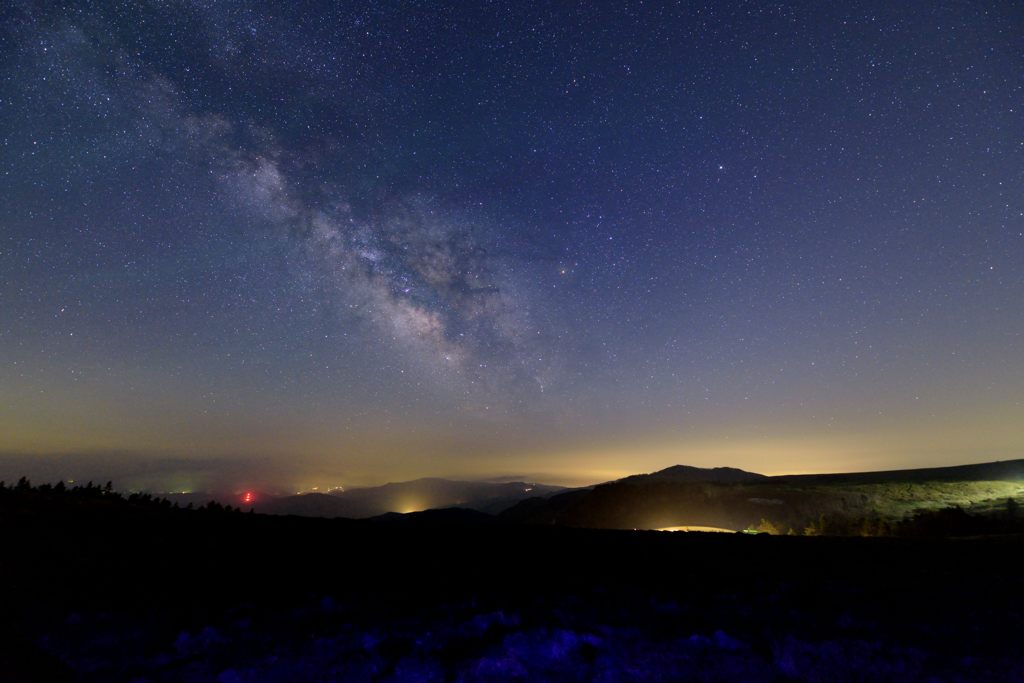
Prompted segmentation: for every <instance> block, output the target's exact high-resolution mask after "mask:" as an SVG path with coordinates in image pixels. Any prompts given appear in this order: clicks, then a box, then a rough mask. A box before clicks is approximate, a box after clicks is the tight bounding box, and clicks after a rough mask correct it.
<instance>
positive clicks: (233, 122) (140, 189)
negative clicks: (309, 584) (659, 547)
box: [0, 0, 1024, 490]
mask: <svg viewBox="0 0 1024 683" xmlns="http://www.w3.org/2000/svg"><path fill="white" fill-rule="evenodd" d="M1022 36H1024V5H1021V4H1020V3H1017V2H972V3H968V2H932V1H922V2H890V1H888V0H880V1H878V2H842V3H821V2H805V3H800V2H781V3H779V2H775V3H760V2H722V3H710V4H702V3H678V4H676V5H670V4H669V3H658V2H651V3H640V2H636V3H621V4H620V5H616V6H613V5H611V4H610V3H601V2H578V3H568V2H552V3H537V4H536V5H535V6H530V5H529V4H528V3H520V2H508V3H499V2H480V3H475V2H455V3H451V4H447V5H445V4H443V3H434V2H422V3H421V2H375V3H366V4H363V3H337V5H336V6H327V5H326V3H325V4H321V3H304V2H286V3H265V4H262V5H260V4H254V3H243V2H230V1H228V2H113V1H111V2H107V1H106V0H104V1H100V2H96V3H68V4H67V5H65V6H60V5H59V4H58V3H53V2H40V3H23V2H18V1H17V0H15V2H12V3H4V4H3V9H0V179H2V182H0V454H2V455H0V478H3V477H7V478H11V477H15V476H18V475H20V474H22V473H26V472H27V473H35V474H36V475H37V476H50V475H53V476H54V477H56V476H62V477H71V476H75V477H81V478H86V477H90V478H91V477H96V478H103V479H105V478H107V476H108V475H109V476H113V477H115V478H118V479H119V482H120V483H123V484H125V485H138V486H142V485H145V486H150V487H154V488H157V489H159V490H178V489H190V488H196V487H203V486H211V485H213V484H214V483H217V484H219V485H232V486H234V485H237V486H257V485H258V486H264V487H274V486H278V487H284V488H293V489H294V488H297V487H308V486H312V485H329V484H345V485H352V484H370V483H381V482H384V481H389V480H399V479H408V478H414V477H418V476H426V475H436V476H455V477H467V478H485V477H494V478H497V477H513V476H514V477H530V478H537V479H542V480H546V481H550V482H552V483H591V482H594V481H599V480H604V479H609V478H613V477H618V476H622V475H624V474H628V473H634V472H643V471H651V470H654V469H660V468H662V467H666V466H669V465H672V464H675V463H685V464H691V465H700V466H715V465H729V466H736V467H742V468H745V469H751V470H755V471H760V472H764V473H769V474H770V473H783V472H811V471H818V472H820V471H842V470H863V469H891V468H897V467H918V466H929V465H944V464H954V463H966V462H978V461H986V460H996V459H1007V458H1014V457H1021V456H1022V455H1024V40H1022Z"/></svg>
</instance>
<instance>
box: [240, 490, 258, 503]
mask: <svg viewBox="0 0 1024 683" xmlns="http://www.w3.org/2000/svg"><path fill="white" fill-rule="evenodd" d="M253 500H255V496H253V495H252V491H246V492H245V493H244V494H243V495H242V502H243V503H251V502H252V501H253Z"/></svg>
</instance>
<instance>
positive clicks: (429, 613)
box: [0, 489, 1024, 682]
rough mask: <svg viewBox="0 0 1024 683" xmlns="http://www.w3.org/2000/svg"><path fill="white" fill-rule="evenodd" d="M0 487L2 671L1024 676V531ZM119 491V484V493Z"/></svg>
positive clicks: (209, 677)
mask: <svg viewBox="0 0 1024 683" xmlns="http://www.w3.org/2000/svg"><path fill="white" fill-rule="evenodd" d="M93 494H94V495H89V496H72V495H70V494H68V493H61V494H60V495H56V494H43V493H39V492H35V491H29V492H21V493H18V492H12V491H11V490H10V489H8V490H7V492H6V493H5V494H4V495H3V496H0V534H2V536H0V538H2V539H3V541H2V543H3V545H2V554H0V580H2V586H3V605H2V606H0V607H2V609H0V623H2V629H3V633H2V634H0V672H2V673H0V680H12V681H23V680H24V681H30V680H37V681H59V680H80V681H178V680H188V681H223V682H236V681H237V682H242V681H376V680H382V681H445V680H453V681H500V680H588V681H589V680H596V681H633V680H636V681H655V680H741V681H843V680H864V681H867V680H871V681H878V680H894V681H895V680H899V681H983V680H999V681H1005V680H1024V653H1022V652H1021V649H1020V634H1021V633H1024V590H1021V581H1020V565H1019V563H1018V562H1017V561H1015V560H1014V559H1012V558H1015V557H1017V556H1019V554H1020V551H1021V550H1024V538H1021V537H1017V536H1000V537H990V538H975V539H924V538H921V539H907V538H903V539H896V538H829V537H785V536H747V535H742V534H737V535H729V534H684V533H667V532H634V531H599V530H591V529H572V528H556V527H546V526H520V525H514V524H509V523H500V522H494V521H488V520H487V519H484V518H482V517H479V518H478V517H475V516H473V515H464V514H461V513H459V514H454V513H453V514H450V515H445V514H441V515H434V516H431V515H421V516H418V517H413V518H409V517H406V518H403V519H400V520H398V521H390V522H389V521H377V522H372V521H357V522H354V521H347V520H340V519H334V520H327V519H322V520H321V519H309V518H293V517H277V516H264V515H254V514H245V513H238V512H229V511H224V510H219V509H214V510H201V511H193V510H178V509H172V508H169V507H167V506H165V505H159V504H154V503H152V502H148V501H137V502H135V503H132V502H129V501H126V500H122V499H117V500H113V499H111V500H105V499H104V497H103V496H102V495H100V494H99V493H98V490H97V491H96V492H93ZM111 498H112V497H111Z"/></svg>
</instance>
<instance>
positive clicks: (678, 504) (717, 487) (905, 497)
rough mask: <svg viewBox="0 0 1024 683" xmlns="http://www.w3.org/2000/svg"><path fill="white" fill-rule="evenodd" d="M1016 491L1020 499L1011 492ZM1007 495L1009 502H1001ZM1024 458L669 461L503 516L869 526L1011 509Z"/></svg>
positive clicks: (809, 528)
mask: <svg viewBox="0 0 1024 683" xmlns="http://www.w3.org/2000/svg"><path fill="white" fill-rule="evenodd" d="M1018 499H1019V500H1018ZM1008 500H1010V501H1013V502H1010V503H1008V502H1007V501H1008ZM1021 502H1024V460H1012V461H1003V462H992V463H979V464H973V465H959V466H954V467H935V468H924V469H917V470H894V471H891V472H884V471H883V472H854V473H839V474H815V475H784V476H765V475H761V474H756V473H752V472H746V471H744V470H739V469H735V468H730V467H716V468H699V467H690V466H686V465H676V466H673V467H669V468H666V469H664V470H661V471H658V472H653V473H651V474H640V475H634V476H631V477H625V478H623V479H619V480H617V481H611V482H607V483H604V484H600V485H598V486H595V487H593V488H591V489H589V490H574V491H567V492H563V493H559V494H555V495H552V496H549V497H548V498H546V499H544V500H527V501H523V502H521V503H519V504H517V505H515V506H513V507H510V508H509V509H507V510H505V511H504V512H503V513H501V517H502V518H503V519H506V520H509V521H515V522H525V523H532V524H556V525H564V526H576V527H590V528H611V529H660V528H668V527H683V526H710V527H718V528H724V529H733V530H742V529H748V528H757V529H762V530H766V531H769V532H771V533H788V532H793V533H807V534H820V533H839V534H848V533H871V532H872V531H871V530H876V531H877V529H880V528H884V527H886V526H890V527H891V525H893V524H898V523H905V522H907V521H908V520H910V519H912V518H914V517H915V516H918V515H921V514H930V513H933V512H936V511H940V510H943V509H948V508H957V507H959V508H962V509H964V510H968V511H970V512H971V513H974V514H1010V513H1009V512H1005V511H1006V510H1013V509H1015V508H1014V506H1015V505H1019V504H1020V503H1021Z"/></svg>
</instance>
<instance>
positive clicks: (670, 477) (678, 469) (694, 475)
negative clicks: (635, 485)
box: [627, 465, 767, 484]
mask: <svg viewBox="0 0 1024 683" xmlns="http://www.w3.org/2000/svg"><path fill="white" fill-rule="evenodd" d="M766 478H767V477H766V476H765V475H763V474H758V473H757V472H747V471H746V470H741V469H738V468H736V467H694V466H692V465H672V466H671V467H666V468H665V469H663V470H658V471H657V472H652V473H650V474H639V475H636V476H635V477H627V479H646V480H656V481H680V482H712V483H714V482H717V483H728V484H732V483H736V482H744V481H759V480H761V479H766Z"/></svg>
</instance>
